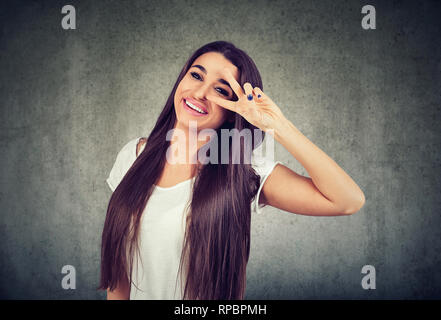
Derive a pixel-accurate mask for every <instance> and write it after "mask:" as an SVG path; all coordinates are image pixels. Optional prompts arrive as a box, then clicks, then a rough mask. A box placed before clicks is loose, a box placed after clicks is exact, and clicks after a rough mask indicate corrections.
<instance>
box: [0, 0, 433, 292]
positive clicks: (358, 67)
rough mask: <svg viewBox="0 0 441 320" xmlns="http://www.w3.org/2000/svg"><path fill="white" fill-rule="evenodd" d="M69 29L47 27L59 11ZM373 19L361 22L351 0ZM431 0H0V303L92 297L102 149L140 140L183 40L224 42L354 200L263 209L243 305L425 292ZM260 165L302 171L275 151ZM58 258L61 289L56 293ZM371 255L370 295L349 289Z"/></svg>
mask: <svg viewBox="0 0 441 320" xmlns="http://www.w3.org/2000/svg"><path fill="white" fill-rule="evenodd" d="M65 4H72V5H74V6H75V8H76V14H77V29H76V30H63V29H62V28H61V24H60V22H61V19H62V17H63V15H62V14H61V7H62V6H63V5H65ZM365 4H372V5H374V6H375V7H376V10H377V29H376V30H370V31H366V30H363V29H362V28H361V25H360V21H361V18H362V14H361V8H362V6H363V5H365ZM440 9H441V5H440V3H439V2H436V1H371V0H369V1H335V0H328V1H231V2H230V1H182V0H180V1H44V2H43V1H8V2H2V4H1V7H0V24H1V34H0V36H1V38H0V105H1V136H0V144H1V150H2V153H1V163H0V170H1V171H0V172H1V173H0V177H1V185H0V207H1V223H0V226H1V228H0V259H1V265H0V295H1V297H2V298H8V299H25V298H27V299H103V298H105V293H103V292H97V291H96V290H95V288H96V287H97V286H98V279H99V263H100V258H99V256H100V241H101V231H102V226H103V223H104V218H105V213H106V207H107V203H108V200H109V198H110V195H111V190H110V189H109V188H108V186H107V185H106V183H105V179H106V178H107V175H108V173H109V171H110V169H111V166H112V165H113V162H114V160H115V157H116V154H117V152H118V151H119V150H120V149H121V147H122V146H123V145H124V144H125V143H126V142H127V141H129V140H130V139H133V138H134V137H137V136H140V135H148V133H149V132H150V130H151V129H152V127H153V124H154V121H155V120H156V118H157V116H158V115H159V112H160V110H161V109H162V107H163V105H164V103H165V101H166V98H167V97H168V95H169V93H170V91H171V89H172V85H173V84H174V82H175V80H176V78H177V76H178V72H179V71H180V69H181V68H182V66H183V64H184V62H185V60H186V59H187V58H188V56H189V55H190V54H191V53H192V52H193V51H194V50H195V49H196V48H198V47H199V46H201V45H203V44H205V43H207V42H211V41H215V40H227V41H232V42H233V43H234V44H236V45H237V46H239V47H240V48H242V49H244V50H245V51H247V52H248V53H249V54H250V55H251V57H252V58H253V59H254V60H255V62H256V64H257V66H258V67H259V69H260V71H261V74H262V77H263V81H264V90H265V92H267V93H268V94H269V96H270V97H272V98H273V100H274V101H275V102H276V103H277V104H278V105H279V106H280V107H281V108H282V110H283V112H284V113H285V114H286V116H287V117H288V118H289V119H290V120H291V121H292V122H293V123H294V125H295V126H296V127H297V128H299V129H300V131H302V132H303V134H304V135H305V136H307V137H308V138H309V139H310V140H311V141H313V142H314V143H315V144H316V145H317V146H319V147H320V148H321V149H322V150H323V151H325V152H326V153H327V154H328V155H329V156H331V158H333V159H334V160H335V161H336V162H337V163H338V164H339V165H340V166H341V167H342V168H343V169H344V170H345V171H346V172H348V174H349V175H350V176H351V177H352V178H353V179H354V180H355V181H356V182H357V183H358V184H359V186H360V187H361V189H362V190H363V191H364V193H365V195H366V200H367V202H366V204H365V206H364V207H363V208H362V210H361V211H359V212H357V213H356V214H354V215H352V216H348V217H309V216H301V215H295V214H291V213H287V212H283V211H280V210H276V209H273V208H266V209H265V212H264V214H263V215H261V216H258V217H256V216H254V218H253V219H254V220H253V223H252V249H251V257H250V262H249V265H248V278H247V294H246V298H247V299H341V298H347V299H398V298H401V299H408V298H416V299H431V298H441V272H440V267H441V229H440V226H441V217H440V212H441V200H440V196H439V195H440V190H441V188H440V184H441V181H440V179H439V177H440V171H441V157H440V147H441V135H440V119H441V114H440V102H441V93H440V92H441V91H440V90H439V89H440V86H441V83H440V71H441V58H440V57H441V50H440V40H439V39H440V35H441V32H440V31H441V28H440V23H439V22H438V20H439V16H440V12H441V10H440ZM276 158H277V159H278V160H281V161H282V162H284V163H285V164H286V165H288V166H289V167H291V168H292V169H293V170H295V171H297V172H299V173H301V174H304V175H306V174H307V173H306V171H305V170H304V169H303V168H302V166H301V165H300V164H299V163H298V162H297V161H296V160H295V159H294V158H292V157H291V156H290V155H289V154H288V153H287V151H285V150H284V149H283V147H281V146H280V145H277V153H276ZM67 264H70V265H73V266H75V268H76V271H77V281H76V282H77V289H76V290H63V289H62V287H61V279H62V277H63V274H61V268H62V266H63V265H67ZM367 264H370V265H373V266H375V268H376V271H377V288H376V290H363V289H362V288H361V285H360V282H361V279H362V277H363V275H362V274H361V268H362V267H363V266H364V265H367Z"/></svg>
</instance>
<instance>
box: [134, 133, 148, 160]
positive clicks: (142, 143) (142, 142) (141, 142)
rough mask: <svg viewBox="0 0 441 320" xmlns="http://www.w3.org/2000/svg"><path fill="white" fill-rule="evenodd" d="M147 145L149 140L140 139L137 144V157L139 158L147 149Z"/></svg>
mask: <svg viewBox="0 0 441 320" xmlns="http://www.w3.org/2000/svg"><path fill="white" fill-rule="evenodd" d="M146 143H147V138H144V137H140V138H138V142H137V144H136V156H139V154H140V153H141V152H142V150H144V149H145V145H146Z"/></svg>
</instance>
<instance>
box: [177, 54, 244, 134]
mask: <svg viewBox="0 0 441 320" xmlns="http://www.w3.org/2000/svg"><path fill="white" fill-rule="evenodd" d="M224 68H228V69H229V70H230V72H231V73H232V74H233V77H234V78H235V79H236V80H237V81H239V70H238V68H237V67H236V66H235V65H233V64H232V63H231V62H230V61H229V60H228V59H226V58H225V57H224V56H223V55H222V54H221V53H218V52H207V53H204V54H203V55H201V56H199V57H198V58H197V59H196V60H195V61H194V62H193V64H192V66H191V67H190V69H188V71H187V73H186V74H185V76H184V77H183V78H182V80H181V82H180V83H179V85H178V87H177V89H176V93H175V97H174V104H175V112H176V118H177V123H176V128H180V129H187V128H188V127H189V125H190V123H189V121H196V122H197V130H198V131H200V130H202V129H206V128H211V129H217V128H219V127H220V126H221V125H222V124H223V123H224V122H225V120H228V119H232V115H233V113H232V112H231V111H229V110H227V109H224V108H223V107H221V106H219V105H217V104H215V103H213V102H211V101H209V100H207V99H206V96H207V95H216V96H218V97H221V98H223V99H227V100H232V98H233V90H232V89H231V87H230V86H229V84H228V82H227V81H225V80H224V79H223V78H225V77H223V76H222V74H221V72H222V70H223V69H224ZM189 104H190V105H189ZM195 109H197V110H195Z"/></svg>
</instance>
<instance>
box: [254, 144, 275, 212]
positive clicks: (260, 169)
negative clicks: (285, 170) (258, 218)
mask: <svg viewBox="0 0 441 320" xmlns="http://www.w3.org/2000/svg"><path fill="white" fill-rule="evenodd" d="M277 164H282V162H280V161H274V160H273V159H271V158H269V157H265V156H262V155H260V154H259V153H256V152H253V153H252V156H251V166H252V167H253V169H254V171H256V173H257V174H258V175H259V176H260V186H259V190H258V191H257V194H256V197H255V198H254V200H253V201H252V202H251V212H256V213H257V214H260V213H261V212H262V210H261V209H262V208H263V207H264V206H265V204H259V197H260V194H261V192H262V189H263V185H264V184H265V181H266V179H267V178H268V177H269V176H270V174H271V172H273V170H274V168H275V167H276V165H277Z"/></svg>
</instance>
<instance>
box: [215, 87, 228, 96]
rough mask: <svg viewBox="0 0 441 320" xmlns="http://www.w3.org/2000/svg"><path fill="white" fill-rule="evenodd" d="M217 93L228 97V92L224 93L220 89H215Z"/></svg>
mask: <svg viewBox="0 0 441 320" xmlns="http://www.w3.org/2000/svg"><path fill="white" fill-rule="evenodd" d="M216 90H217V92H219V93H220V94H223V95H224V96H226V97H228V92H227V91H225V90H224V89H222V88H216Z"/></svg>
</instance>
